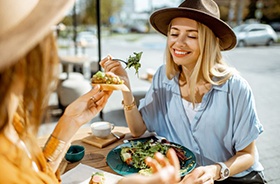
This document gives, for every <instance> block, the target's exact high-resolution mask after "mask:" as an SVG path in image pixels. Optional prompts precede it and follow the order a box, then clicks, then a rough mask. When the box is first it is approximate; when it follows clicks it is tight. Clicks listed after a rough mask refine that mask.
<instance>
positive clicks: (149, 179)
mask: <svg viewBox="0 0 280 184" xmlns="http://www.w3.org/2000/svg"><path fill="white" fill-rule="evenodd" d="M145 161H146V164H147V165H149V166H150V167H151V168H152V170H153V175H152V176H143V175H140V174H134V175H130V176H127V177H124V178H123V179H121V180H120V181H119V182H118V184H131V183H133V184H155V183H156V184H166V183H168V184H174V183H178V182H179V180H180V175H179V169H180V165H179V160H178V158H177V155H176V153H175V151H174V150H173V149H169V150H168V152H167V158H166V157H164V156H163V155H162V154H161V153H156V154H155V158H154V159H152V158H147V159H146V160H145Z"/></svg>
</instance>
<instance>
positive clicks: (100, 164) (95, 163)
mask: <svg viewBox="0 0 280 184" xmlns="http://www.w3.org/2000/svg"><path fill="white" fill-rule="evenodd" d="M114 131H116V132H122V133H124V134H125V137H124V138H123V139H120V140H118V141H116V142H114V143H112V144H110V145H108V146H107V147H105V148H97V147H94V146H92V145H90V144H87V143H84V142H82V139H83V138H84V137H86V136H88V135H90V134H91V130H90V127H84V128H80V129H79V131H78V132H77V133H76V134H75V136H74V138H73V141H72V144H79V145H82V146H84V147H85V156H84V158H83V159H82V160H81V161H79V162H74V163H70V162H68V161H66V160H65V159H64V160H62V162H61V164H60V167H59V169H60V173H61V174H63V173H64V172H67V171H69V170H70V169H72V168H74V167H76V166H77V165H78V164H79V163H82V164H85V165H89V166H92V167H94V168H97V169H101V170H103V171H106V172H109V173H113V174H117V173H115V172H114V171H113V170H112V169H111V168H110V167H109V166H108V164H107V163H106V156H107V154H108V153H109V151H111V150H112V149H113V148H115V147H116V146H118V145H120V144H122V143H123V140H124V139H132V138H133V137H132V135H131V134H130V131H129V128H128V127H120V126H116V127H115V128H114ZM47 138H48V136H45V137H40V138H38V143H39V145H40V146H41V147H43V146H44V144H45V142H46V140H47Z"/></svg>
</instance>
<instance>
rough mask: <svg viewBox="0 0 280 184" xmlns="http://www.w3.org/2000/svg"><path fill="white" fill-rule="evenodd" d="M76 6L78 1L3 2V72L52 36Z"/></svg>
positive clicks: (0, 22)
mask: <svg viewBox="0 0 280 184" xmlns="http://www.w3.org/2000/svg"><path fill="white" fill-rule="evenodd" d="M73 4H74V0H0V25H1V26H0V58H1V59H0V70H2V69H3V68H5V67H8V66H10V65H11V64H13V63H15V62H16V61H17V60H18V59H19V58H20V57H23V56H24V55H25V54H26V53H27V52H28V51H29V50H30V49H32V48H33V47H34V46H35V45H36V44H37V43H38V42H39V41H40V40H41V39H43V38H44V37H45V36H46V35H47V34H48V33H50V31H51V27H52V26H53V25H55V24H56V23H58V22H59V21H60V20H61V19H62V18H63V17H64V16H65V15H66V13H67V10H69V9H70V8H71V7H72V5H73Z"/></svg>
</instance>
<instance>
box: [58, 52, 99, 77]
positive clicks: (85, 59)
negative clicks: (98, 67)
mask: <svg viewBox="0 0 280 184" xmlns="http://www.w3.org/2000/svg"><path fill="white" fill-rule="evenodd" d="M59 59H60V61H61V64H62V65H63V68H65V70H66V73H67V78H68V77H69V73H70V72H72V71H73V66H74V65H80V66H82V67H83V73H90V72H91V67H90V64H91V63H93V62H95V63H97V62H98V59H97V57H91V56H87V55H69V56H59ZM85 77H86V78H87V77H88V76H85Z"/></svg>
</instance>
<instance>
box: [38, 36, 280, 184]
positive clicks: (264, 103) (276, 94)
mask: <svg viewBox="0 0 280 184" xmlns="http://www.w3.org/2000/svg"><path fill="white" fill-rule="evenodd" d="M164 45H165V41H164V38H163V37H161V36H159V35H145V36H139V35H131V36H130V37H111V38H105V39H104V40H103V42H102V53H103V56H106V55H107V54H111V55H113V56H114V57H118V58H124V59H125V58H127V57H128V56H129V55H130V54H132V53H133V52H139V51H143V58H142V69H141V71H140V74H143V73H145V71H146V69H148V68H152V69H157V67H158V66H159V65H161V64H162V63H163V50H164V47H165V46H164ZM279 50H280V47H279V46H273V47H250V48H237V49H234V50H233V51H229V52H225V53H224V56H225V57H226V58H227V60H229V63H230V64H231V65H233V66H235V67H236V68H237V69H238V70H239V71H240V72H241V74H242V75H243V76H244V78H245V79H246V80H247V81H248V82H249V84H250V85H251V87H252V89H253V92H254V95H255V99H256V106H257V110H258V114H259V118H260V121H261V122H262V124H263V125H264V128H265V131H264V133H263V134H262V135H261V136H260V138H259V139H258V141H257V145H258V149H259V153H260V160H261V162H262V164H263V165H264V167H265V175H266V177H267V180H268V182H269V183H270V184H279V183H280V176H279V171H280V170H279V167H280V142H279V138H280V137H279V132H280V124H279V122H280V115H279V112H280V107H279V103H280V87H279V86H280V81H279V78H280V60H279V58H280V52H279ZM67 52H68V53H69V50H68V51H67ZM87 53H88V54H95V53H96V51H95V50H87ZM128 73H129V75H130V78H131V84H132V89H133V91H134V92H135V93H137V92H140V93H141V92H142V91H145V90H146V89H147V88H148V87H149V85H150V84H149V83H148V82H146V81H143V80H140V79H139V78H137V76H136V75H135V74H134V71H133V70H128ZM121 100H122V96H121V93H120V92H114V93H113V95H112V96H111V98H110V99H109V102H108V104H107V105H106V107H105V108H104V110H103V115H104V119H105V120H107V121H110V122H112V123H115V124H116V125H123V126H126V122H125V119H124V116H123V110H122V106H121ZM51 103H52V104H55V103H56V98H55V94H54V96H53V97H52V101H51ZM56 111H57V110H56ZM53 112H55V111H53ZM58 115H59V113H58ZM58 117H59V116H56V117H55V116H54V117H53V118H52V122H53V123H49V124H47V126H46V125H44V126H42V128H41V131H40V134H44V133H46V132H49V131H51V130H52V128H53V126H54V125H55V122H56V120H57V118H58ZM98 120H100V118H99V116H97V117H96V118H95V119H93V120H92V121H91V122H94V121H98ZM88 125H89V124H87V125H86V126H88Z"/></svg>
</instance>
